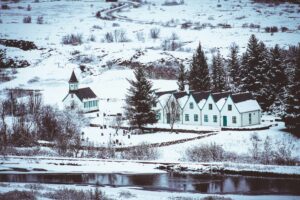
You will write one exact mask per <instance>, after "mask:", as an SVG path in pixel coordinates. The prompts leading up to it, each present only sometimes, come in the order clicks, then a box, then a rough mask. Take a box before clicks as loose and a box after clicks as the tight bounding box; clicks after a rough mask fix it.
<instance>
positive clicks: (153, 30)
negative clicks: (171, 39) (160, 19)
mask: <svg viewBox="0 0 300 200" xmlns="http://www.w3.org/2000/svg"><path fill="white" fill-rule="evenodd" d="M159 34H160V29H159V28H151V29H150V37H151V38H152V39H157V38H159Z"/></svg>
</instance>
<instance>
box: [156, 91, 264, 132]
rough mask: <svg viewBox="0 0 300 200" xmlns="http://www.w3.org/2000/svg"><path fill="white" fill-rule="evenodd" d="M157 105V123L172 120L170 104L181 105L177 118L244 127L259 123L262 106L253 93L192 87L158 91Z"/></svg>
mask: <svg viewBox="0 0 300 200" xmlns="http://www.w3.org/2000/svg"><path fill="white" fill-rule="evenodd" d="M156 96H157V99H158V102H157V104H156V105H155V107H154V108H155V110H156V111H157V119H158V123H170V120H171V117H172V116H171V115H172V113H170V111H169V109H168V107H169V106H168V105H169V104H170V102H174V103H175V104H176V106H177V107H178V108H179V112H178V113H179V114H178V116H177V117H176V122H175V123H179V124H187V125H201V126H215V127H245V126H253V125H259V124H260V121H261V120H260V119H261V107H260V106H259V104H258V102H257V101H256V100H255V99H254V98H253V96H252V95H251V93H248V92H247V93H236V94H234V93H231V92H222V93H212V92H203V91H202V92H196V91H190V90H189V89H188V87H186V88H185V91H176V90H172V91H163V92H157V93H156Z"/></svg>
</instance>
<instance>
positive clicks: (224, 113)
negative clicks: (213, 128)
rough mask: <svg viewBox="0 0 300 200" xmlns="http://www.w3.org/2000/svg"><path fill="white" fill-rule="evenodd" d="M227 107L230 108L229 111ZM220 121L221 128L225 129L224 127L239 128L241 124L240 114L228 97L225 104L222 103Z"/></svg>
mask: <svg viewBox="0 0 300 200" xmlns="http://www.w3.org/2000/svg"><path fill="white" fill-rule="evenodd" d="M229 105H231V106H229ZM229 107H231V110H229ZM224 118H225V119H224ZM220 119H221V126H222V127H225V126H228V127H238V126H241V123H242V119H241V113H240V112H239V110H238V109H237V107H236V105H235V103H234V102H233V100H232V98H231V96H230V95H229V97H228V98H227V100H226V102H225V103H224V105H223V107H222V109H221V118H220ZM225 121H226V122H225ZM225 123H226V124H225Z"/></svg>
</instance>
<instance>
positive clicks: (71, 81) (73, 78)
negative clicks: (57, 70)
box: [69, 70, 78, 83]
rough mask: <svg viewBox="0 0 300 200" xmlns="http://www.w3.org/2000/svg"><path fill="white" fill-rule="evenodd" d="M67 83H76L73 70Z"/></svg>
mask: <svg viewBox="0 0 300 200" xmlns="http://www.w3.org/2000/svg"><path fill="white" fill-rule="evenodd" d="M69 83H78V80H77V77H76V75H75V72H74V70H73V72H72V75H71V77H70V80H69Z"/></svg>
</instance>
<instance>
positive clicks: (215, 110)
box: [201, 95, 220, 126]
mask: <svg viewBox="0 0 300 200" xmlns="http://www.w3.org/2000/svg"><path fill="white" fill-rule="evenodd" d="M209 104H212V110H209ZM204 115H208V122H205V121H204ZM214 115H216V116H217V122H213V116H214ZM201 122H202V125H203V126H220V112H219V109H218V107H217V105H216V103H215V102H214V100H213V98H212V97H211V95H209V97H208V99H207V101H206V103H205V105H204V106H203V109H202V112H201Z"/></svg>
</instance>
